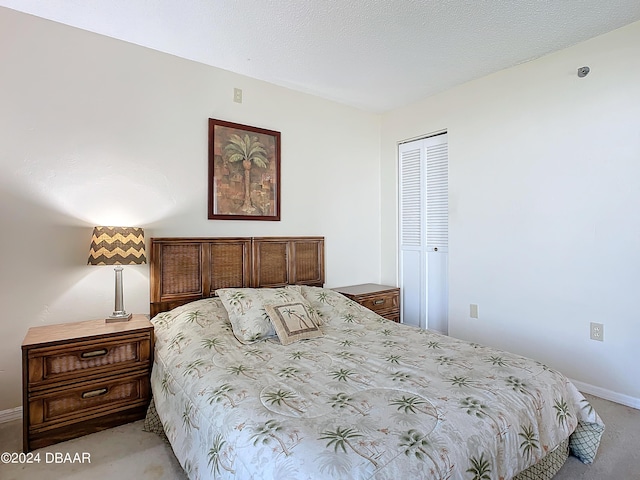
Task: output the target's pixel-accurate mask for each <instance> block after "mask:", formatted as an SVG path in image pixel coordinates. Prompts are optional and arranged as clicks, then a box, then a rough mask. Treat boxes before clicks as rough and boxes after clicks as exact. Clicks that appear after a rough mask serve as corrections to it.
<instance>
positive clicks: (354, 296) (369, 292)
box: [333, 283, 400, 322]
mask: <svg viewBox="0 0 640 480" xmlns="http://www.w3.org/2000/svg"><path fill="white" fill-rule="evenodd" d="M333 290H335V291H336V292H338V293H341V294H343V295H344V296H346V297H349V298H350V299H351V300H353V301H355V302H358V303H359V304H360V305H362V306H363V307H366V308H368V309H369V310H373V311H374V312H376V313H377V314H378V315H380V316H382V317H384V318H386V319H387V320H392V321H394V322H400V289H399V288H398V287H389V286H387V285H378V284H375V283H365V284H362V285H350V286H348V287H339V288H334V289H333Z"/></svg>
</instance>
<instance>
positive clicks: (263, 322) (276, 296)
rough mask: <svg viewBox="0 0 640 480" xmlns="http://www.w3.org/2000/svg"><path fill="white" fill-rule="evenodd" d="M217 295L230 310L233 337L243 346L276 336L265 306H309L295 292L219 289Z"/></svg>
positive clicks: (267, 289)
mask: <svg viewBox="0 0 640 480" xmlns="http://www.w3.org/2000/svg"><path fill="white" fill-rule="evenodd" d="M216 294H217V295H218V296H219V297H220V300H222V304H223V305H224V308H225V309H226V310H227V313H228V315H229V320H230V321H231V327H232V328H233V334H234V335H235V336H236V338H237V339H238V340H239V341H240V342H242V343H253V342H257V341H258V340H262V339H264V338H268V337H273V336H275V335H276V332H275V330H274V328H273V324H272V323H271V321H270V320H269V315H268V314H267V312H266V311H265V309H264V306H265V304H269V305H278V304H282V303H295V302H300V303H305V304H307V305H308V302H307V301H306V300H305V298H304V297H303V296H302V294H301V293H300V292H299V291H297V290H296V289H293V288H219V289H218V290H216Z"/></svg>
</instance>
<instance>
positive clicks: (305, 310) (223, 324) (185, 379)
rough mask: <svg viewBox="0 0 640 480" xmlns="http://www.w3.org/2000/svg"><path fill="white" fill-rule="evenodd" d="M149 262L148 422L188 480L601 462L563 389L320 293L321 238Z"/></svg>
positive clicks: (528, 367) (482, 349) (588, 420)
mask: <svg viewBox="0 0 640 480" xmlns="http://www.w3.org/2000/svg"><path fill="white" fill-rule="evenodd" d="M150 262H151V312H152V315H153V318H152V323H153V324H154V327H155V359H154V367H153V373H152V391H153V397H154V399H153V404H152V406H151V407H150V413H149V415H148V420H149V422H148V423H152V419H153V418H156V417H157V418H158V419H159V423H160V424H161V429H162V431H163V432H164V434H165V435H166V438H167V439H168V441H169V443H170V444H171V447H172V449H173V451H174V453H175V455H176V457H177V459H178V460H179V462H180V463H181V465H182V467H183V468H184V470H185V472H186V473H187V475H188V476H189V478H191V479H208V478H228V479H251V478H255V479H275V478H277V479H279V480H284V479H289V478H290V479H314V480H315V479H322V478H326V479H339V478H344V479H381V480H382V479H398V478H426V479H477V480H489V479H496V480H498V479H511V478H516V479H518V480H522V479H535V480H542V479H547V478H552V476H553V475H554V474H555V473H556V472H557V471H558V469H559V468H560V467H561V466H562V464H563V463H564V461H565V459H566V457H567V454H568V452H569V451H570V452H571V453H572V454H574V455H575V456H577V457H578V458H579V459H580V460H582V461H583V462H585V463H590V462H591V461H593V458H594V456H595V454H596V451H597V448H598V444H599V441H600V437H601V435H602V432H603V430H604V424H603V423H602V421H601V419H600V418H599V416H598V414H597V413H596V412H595V411H594V410H593V409H592V408H591V406H590V405H589V403H588V402H587V401H586V399H585V398H584V397H583V396H582V395H581V394H580V393H579V392H578V390H577V389H576V388H575V386H574V385H573V384H571V382H570V381H569V380H568V379H567V378H566V377H564V376H563V375H562V374H561V373H559V372H557V371H555V370H554V369H552V368H549V367H548V366H546V365H544V364H542V363H540V362H537V361H534V360H531V359H527V358H524V357H521V356H518V355H514V354H511V353H508V352H504V351H500V350H496V349H493V348H489V347H486V346H483V345H478V344H474V343H469V342H465V341H461V340H458V339H454V338H451V337H447V336H443V335H440V334H437V333H433V332H429V331H427V330H421V329H417V328H415V327H411V326H406V325H402V324H397V323H394V322H391V321H389V320H386V319H384V318H382V317H380V316H378V315H377V314H375V313H373V312H371V311H369V310H367V309H365V308H364V307H362V306H361V305H359V304H357V303H355V302H353V301H352V300H349V299H348V298H346V297H344V296H342V295H340V294H339V293H337V292H334V291H332V290H330V289H326V288H323V284H324V239H323V238H322V237H261V238H256V237H253V238H244V237H243V238H163V239H152V240H151V254H150ZM216 293H217V294H218V296H216V295H215V294H216ZM285 317H286V318H285ZM287 319H288V320H287ZM292 322H293V323H292ZM294 323H295V325H294Z"/></svg>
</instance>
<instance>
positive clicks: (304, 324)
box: [264, 302, 322, 345]
mask: <svg viewBox="0 0 640 480" xmlns="http://www.w3.org/2000/svg"><path fill="white" fill-rule="evenodd" d="M264 308H265V310H266V311H267V313H268V314H269V317H270V318H271V323H273V326H274V327H275V329H276V333H277V334H278V338H279V339H280V343H281V344H282V345H289V344H290V343H293V342H297V341H298V340H304V339H306V338H315V337H321V336H322V332H321V331H320V329H319V328H318V325H317V322H316V320H315V318H316V316H315V314H314V313H313V311H312V310H311V309H310V308H309V304H308V303H307V302H294V303H283V304H280V305H265V306H264Z"/></svg>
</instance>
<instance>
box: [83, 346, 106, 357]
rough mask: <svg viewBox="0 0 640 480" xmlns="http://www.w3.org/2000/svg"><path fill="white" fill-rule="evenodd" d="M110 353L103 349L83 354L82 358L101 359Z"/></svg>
mask: <svg viewBox="0 0 640 480" xmlns="http://www.w3.org/2000/svg"><path fill="white" fill-rule="evenodd" d="M108 352H109V351H108V350H107V349H106V348H101V349H100V350H92V351H90V352H82V354H80V356H81V357H82V358H93V357H101V356H103V355H106V354H107V353H108Z"/></svg>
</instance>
